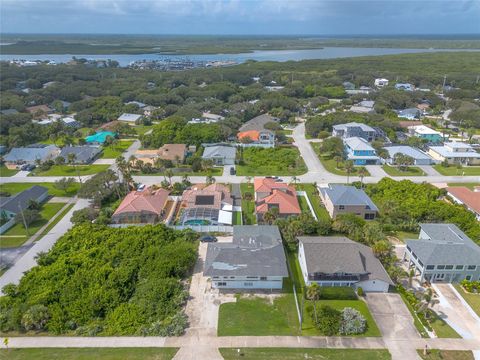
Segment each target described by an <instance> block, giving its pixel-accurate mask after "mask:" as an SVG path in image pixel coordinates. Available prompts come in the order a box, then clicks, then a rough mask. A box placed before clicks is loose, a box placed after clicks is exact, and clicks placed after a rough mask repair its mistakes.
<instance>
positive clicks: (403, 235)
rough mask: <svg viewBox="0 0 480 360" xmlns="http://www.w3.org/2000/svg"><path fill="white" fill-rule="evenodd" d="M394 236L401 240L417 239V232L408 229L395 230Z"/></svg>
mask: <svg viewBox="0 0 480 360" xmlns="http://www.w3.org/2000/svg"><path fill="white" fill-rule="evenodd" d="M395 237H396V238H398V239H399V240H401V241H405V240H407V239H418V233H414V232H408V231H396V232H395Z"/></svg>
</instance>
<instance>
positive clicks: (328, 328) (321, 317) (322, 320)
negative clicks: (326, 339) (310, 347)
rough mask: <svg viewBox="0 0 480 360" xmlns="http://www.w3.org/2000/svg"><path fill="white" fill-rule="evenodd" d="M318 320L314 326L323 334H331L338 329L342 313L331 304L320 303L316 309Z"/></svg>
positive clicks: (334, 333)
mask: <svg viewBox="0 0 480 360" xmlns="http://www.w3.org/2000/svg"><path fill="white" fill-rule="evenodd" d="M317 318H318V322H317V323H316V327H317V329H318V330H320V332H321V333H322V334H323V335H326V336H333V335H337V334H338V333H339V331H340V322H341V320H342V313H341V312H340V311H338V310H335V309H334V308H332V307H331V306H328V305H322V306H320V310H319V311H318V317H317Z"/></svg>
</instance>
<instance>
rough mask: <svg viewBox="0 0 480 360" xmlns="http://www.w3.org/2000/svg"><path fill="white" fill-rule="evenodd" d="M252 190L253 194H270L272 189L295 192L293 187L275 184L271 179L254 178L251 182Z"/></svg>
mask: <svg viewBox="0 0 480 360" xmlns="http://www.w3.org/2000/svg"><path fill="white" fill-rule="evenodd" d="M253 189H254V191H255V192H268V193H270V192H272V191H273V189H289V190H290V191H292V192H295V188H294V187H293V186H289V185H288V184H287V183H284V182H277V181H275V180H274V179H272V178H265V177H256V178H255V179H254V180H253Z"/></svg>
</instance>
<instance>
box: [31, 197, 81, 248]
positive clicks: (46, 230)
mask: <svg viewBox="0 0 480 360" xmlns="http://www.w3.org/2000/svg"><path fill="white" fill-rule="evenodd" d="M74 205H75V204H70V205H68V206H67V207H66V208H65V209H64V210H63V211H62V212H61V213H60V214H59V215H58V216H57V217H56V218H55V220H53V221H52V222H51V223H50V224H48V226H47V227H46V228H45V230H43V231H42V233H41V234H40V236H39V237H38V238H37V240H36V241H38V240H40V239H41V238H42V237H44V236H45V235H46V234H48V233H49V231H50V230H52V229H53V227H54V226H55V225H57V224H58V222H59V221H60V220H62V219H63V217H64V216H65V215H66V214H67V213H68V212H69V211H70V209H71V208H72V207H73V206H74Z"/></svg>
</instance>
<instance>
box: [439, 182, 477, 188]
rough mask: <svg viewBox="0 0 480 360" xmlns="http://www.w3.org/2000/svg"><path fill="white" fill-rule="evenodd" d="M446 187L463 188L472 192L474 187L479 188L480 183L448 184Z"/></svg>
mask: <svg viewBox="0 0 480 360" xmlns="http://www.w3.org/2000/svg"><path fill="white" fill-rule="evenodd" d="M447 185H448V186H465V187H467V188H469V189H470V190H473V188H474V187H475V186H480V183H478V182H477V183H448V184H447Z"/></svg>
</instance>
